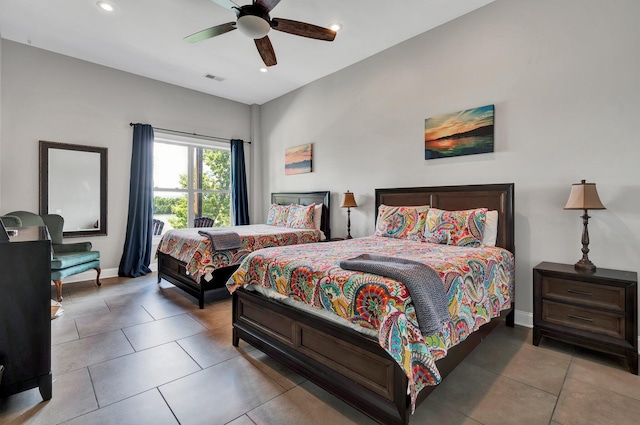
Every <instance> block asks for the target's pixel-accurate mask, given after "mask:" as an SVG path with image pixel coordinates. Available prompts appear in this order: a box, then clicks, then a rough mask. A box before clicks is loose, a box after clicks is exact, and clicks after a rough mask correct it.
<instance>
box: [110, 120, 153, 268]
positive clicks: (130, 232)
mask: <svg viewBox="0 0 640 425" xmlns="http://www.w3.org/2000/svg"><path fill="white" fill-rule="evenodd" d="M130 178H131V181H130V183H129V215H128V218H127V237H126V239H125V242H124V251H123V252H122V259H120V267H118V276H127V277H140V276H144V275H146V274H148V273H150V272H151V269H150V268H149V263H150V262H151V239H152V237H153V127H151V126H150V125H148V124H134V125H133V152H132V154H131V177H130Z"/></svg>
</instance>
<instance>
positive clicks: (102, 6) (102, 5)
mask: <svg viewBox="0 0 640 425" xmlns="http://www.w3.org/2000/svg"><path fill="white" fill-rule="evenodd" d="M96 4H97V5H98V7H99V8H100V9H102V10H104V11H106V12H113V10H114V9H115V8H114V7H113V5H112V4H111V3H108V2H106V1H99V2H98V3H96Z"/></svg>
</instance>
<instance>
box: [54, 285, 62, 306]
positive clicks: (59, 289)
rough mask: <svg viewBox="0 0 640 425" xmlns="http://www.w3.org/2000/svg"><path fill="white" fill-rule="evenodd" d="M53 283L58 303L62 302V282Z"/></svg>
mask: <svg viewBox="0 0 640 425" xmlns="http://www.w3.org/2000/svg"><path fill="white" fill-rule="evenodd" d="M53 283H55V284H56V293H57V295H58V302H62V281H61V280H54V281H53Z"/></svg>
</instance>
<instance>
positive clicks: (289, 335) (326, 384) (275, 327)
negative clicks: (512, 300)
mask: <svg viewBox="0 0 640 425" xmlns="http://www.w3.org/2000/svg"><path fill="white" fill-rule="evenodd" d="M380 204H385V205H392V206H393V205H413V206H417V205H430V206H432V207H434V208H440V209H445V210H465V209H471V208H478V207H487V208H489V209H492V210H493V209H495V210H498V216H499V219H498V226H499V228H498V239H497V243H496V245H497V246H500V247H503V248H506V249H508V250H509V251H511V252H512V253H515V249H514V248H515V246H514V185H513V184H512V183H509V184H489V185H471V186H446V187H445V186H440V187H421V188H403V189H377V190H376V211H377V208H378V206H379V205H380ZM503 316H506V321H507V325H508V326H513V305H512V307H511V309H510V310H508V311H505V312H503ZM500 320H501V318H500V317H498V318H495V319H494V320H492V321H491V322H490V323H487V324H485V325H483V326H482V327H481V328H480V329H479V330H478V331H476V332H474V333H472V334H471V335H470V336H469V337H468V338H467V339H466V340H465V341H463V342H462V343H460V344H458V345H456V346H454V347H452V348H451V349H450V350H449V352H448V354H447V356H446V357H445V358H443V359H440V360H438V361H437V362H436V364H437V365H438V369H439V371H440V373H441V375H442V377H443V378H444V377H445V376H447V375H448V374H449V373H450V372H451V371H452V370H453V369H454V368H455V367H456V366H457V365H458V364H459V363H460V362H461V361H462V360H463V359H464V358H465V357H466V356H467V355H468V354H469V353H470V352H471V351H472V350H473V349H474V348H475V347H476V346H477V345H478V344H479V343H480V341H482V339H484V337H485V336H486V335H487V334H489V332H491V330H493V328H494V327H495V326H496V325H497V324H498V322H499V321H500ZM240 338H242V339H243V340H245V341H247V342H248V343H250V344H251V345H253V346H255V347H257V348H258V349H260V350H262V351H263V352H265V353H267V354H268V355H270V356H271V357H273V358H274V359H276V360H278V361H280V362H281V363H283V364H285V365H286V366H288V367H290V368H291V369H293V370H294V371H296V372H298V373H299V374H301V375H303V376H305V377H306V378H308V379H309V380H311V381H312V382H314V383H316V384H317V385H319V386H320V387H322V388H324V389H325V390H327V391H329V392H330V393H332V394H334V395H335V396H337V397H338V398H340V399H342V400H344V401H345V402H347V403H349V404H350V405H352V406H354V407H355V408H357V409H359V410H361V411H362V412H363V413H365V414H367V415H369V416H370V417H371V418H373V419H375V420H376V421H378V422H380V423H383V424H403V425H404V424H408V422H409V418H410V415H411V404H410V399H409V397H408V396H407V387H408V378H407V376H406V375H405V373H404V372H403V371H402V369H401V368H400V366H399V365H398V364H397V363H396V362H395V361H394V360H393V359H392V358H391V356H389V355H388V354H387V353H386V351H384V349H383V348H382V347H380V345H379V344H378V341H377V339H375V338H370V337H367V336H364V335H362V334H360V333H358V332H356V331H354V330H351V329H349V328H346V327H342V326H339V325H337V324H335V323H333V322H330V321H328V320H326V319H323V318H321V317H319V316H316V315H312V314H309V313H305V312H304V311H301V310H297V309H295V308H292V307H289V306H287V305H284V304H281V303H279V302H277V301H273V300H271V299H268V298H266V297H263V296H261V295H260V294H258V293H255V292H252V291H248V290H245V289H243V288H239V289H237V290H236V291H235V292H234V293H233V344H234V345H235V346H238V343H239V339H240ZM433 389H435V387H431V388H425V389H423V390H422V391H421V392H420V394H419V395H418V404H419V403H420V402H421V401H423V400H424V399H425V398H426V397H427V395H428V394H429V393H430V392H431V391H433Z"/></svg>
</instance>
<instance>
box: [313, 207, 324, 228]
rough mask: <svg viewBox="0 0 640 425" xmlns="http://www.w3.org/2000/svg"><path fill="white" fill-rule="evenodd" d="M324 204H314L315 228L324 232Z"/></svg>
mask: <svg viewBox="0 0 640 425" xmlns="http://www.w3.org/2000/svg"><path fill="white" fill-rule="evenodd" d="M323 205H324V204H314V207H313V227H315V228H316V229H318V230H322V227H321V226H322V206H323Z"/></svg>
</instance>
